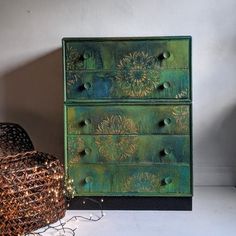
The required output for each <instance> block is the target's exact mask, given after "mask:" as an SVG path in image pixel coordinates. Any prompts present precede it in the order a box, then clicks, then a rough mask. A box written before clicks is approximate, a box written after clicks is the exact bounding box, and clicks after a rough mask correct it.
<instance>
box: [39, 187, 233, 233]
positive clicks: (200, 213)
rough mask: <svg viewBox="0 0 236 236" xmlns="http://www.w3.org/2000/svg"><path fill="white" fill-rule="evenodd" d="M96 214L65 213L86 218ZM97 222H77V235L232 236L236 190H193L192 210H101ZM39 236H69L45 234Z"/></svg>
mask: <svg viewBox="0 0 236 236" xmlns="http://www.w3.org/2000/svg"><path fill="white" fill-rule="evenodd" d="M90 214H93V215H96V214H99V212H97V211H67V214H66V217H65V219H68V218H69V217H71V216H73V215H83V216H86V217H89V216H90ZM105 214H106V215H105V217H104V218H103V219H101V220H100V221H98V222H87V221H84V220H79V221H76V222H71V223H70V224H69V226H71V227H72V228H75V227H78V229H77V230H76V235H80V236H92V235H93V236H108V235H109V236H111V235H112V236H118V235H119V236H126V235H127V236H128V235H129V236H130V235H131V236H132V235H135V236H139V235H140V236H141V235H146V236H150V235H155V236H157V235H158V236H175V235H177V236H178V235H180V236H195V235H196V236H236V189H235V188H233V187H195V189H194V198H193V211H190V212H183V211H182V212H181V211H179V212H177V211H168V212H167V211H105ZM43 235H48V236H49V235H51V236H54V235H70V234H60V233H55V232H54V233H53V232H47V233H45V234H43Z"/></svg>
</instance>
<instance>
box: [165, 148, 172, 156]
mask: <svg viewBox="0 0 236 236" xmlns="http://www.w3.org/2000/svg"><path fill="white" fill-rule="evenodd" d="M170 153H171V150H170V149H169V148H164V149H163V154H164V155H166V156H167V155H169V154H170Z"/></svg>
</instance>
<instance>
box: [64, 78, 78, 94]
mask: <svg viewBox="0 0 236 236" xmlns="http://www.w3.org/2000/svg"><path fill="white" fill-rule="evenodd" d="M79 84H81V78H80V75H79V74H78V73H70V74H68V76H67V81H66V92H67V94H68V95H71V94H72V93H73V91H74V90H75V88H76V87H78V85H79Z"/></svg>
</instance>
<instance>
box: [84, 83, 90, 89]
mask: <svg viewBox="0 0 236 236" xmlns="http://www.w3.org/2000/svg"><path fill="white" fill-rule="evenodd" d="M91 86H92V85H91V84H90V83H89V82H86V83H84V88H85V89H86V90H88V89H90V88H91Z"/></svg>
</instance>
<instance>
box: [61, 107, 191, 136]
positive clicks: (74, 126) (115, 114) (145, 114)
mask: <svg viewBox="0 0 236 236" xmlns="http://www.w3.org/2000/svg"><path fill="white" fill-rule="evenodd" d="M66 110H67V125H68V127H67V132H68V134H115V135H116V134H188V133H189V118H190V117H189V114H190V106H189V105H112V106H111V105H109V106H100V105H97V106H93V105H91V106H67V108H66Z"/></svg>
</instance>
